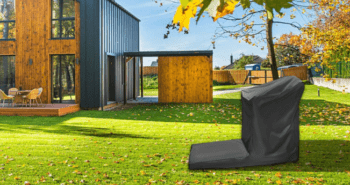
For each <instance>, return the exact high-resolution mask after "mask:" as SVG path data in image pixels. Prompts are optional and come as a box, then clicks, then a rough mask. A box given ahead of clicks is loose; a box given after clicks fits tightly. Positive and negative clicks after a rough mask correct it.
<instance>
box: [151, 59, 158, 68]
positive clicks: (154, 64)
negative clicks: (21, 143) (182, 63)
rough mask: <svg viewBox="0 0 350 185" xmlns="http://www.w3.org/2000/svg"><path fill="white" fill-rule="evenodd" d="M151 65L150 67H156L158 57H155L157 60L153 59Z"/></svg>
mask: <svg viewBox="0 0 350 185" xmlns="http://www.w3.org/2000/svg"><path fill="white" fill-rule="evenodd" d="M151 66H152V67H158V59H157V61H153V62H152V63H151Z"/></svg>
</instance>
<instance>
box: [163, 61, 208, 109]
mask: <svg viewBox="0 0 350 185" xmlns="http://www.w3.org/2000/svg"><path fill="white" fill-rule="evenodd" d="M158 102H159V103H171V102H173V103H211V102H213V62H212V57H207V56H183V57H182V56H178V57H159V58H158Z"/></svg>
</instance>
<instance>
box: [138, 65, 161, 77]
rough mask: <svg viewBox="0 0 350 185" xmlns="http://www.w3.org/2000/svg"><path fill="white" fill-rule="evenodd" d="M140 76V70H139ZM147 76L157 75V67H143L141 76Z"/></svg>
mask: <svg viewBox="0 0 350 185" xmlns="http://www.w3.org/2000/svg"><path fill="white" fill-rule="evenodd" d="M140 74H141V68H140ZM148 75H158V66H144V67H143V76H148Z"/></svg>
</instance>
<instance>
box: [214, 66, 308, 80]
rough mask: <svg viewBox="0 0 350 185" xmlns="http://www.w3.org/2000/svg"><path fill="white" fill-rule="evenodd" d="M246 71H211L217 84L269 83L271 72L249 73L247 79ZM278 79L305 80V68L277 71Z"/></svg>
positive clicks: (247, 72)
mask: <svg viewBox="0 0 350 185" xmlns="http://www.w3.org/2000/svg"><path fill="white" fill-rule="evenodd" d="M248 74H249V71H248V70H224V71H213V80H216V81H217V82H219V83H230V84H243V83H244V80H246V81H245V83H248V84H264V83H267V82H271V81H272V80H273V79H272V72H271V71H270V70H269V71H267V70H260V71H251V73H250V75H249V78H247V75H248ZM278 75H279V76H280V77H283V76H296V77H298V78H299V79H301V80H307V66H300V67H293V68H288V69H283V71H282V74H281V71H278Z"/></svg>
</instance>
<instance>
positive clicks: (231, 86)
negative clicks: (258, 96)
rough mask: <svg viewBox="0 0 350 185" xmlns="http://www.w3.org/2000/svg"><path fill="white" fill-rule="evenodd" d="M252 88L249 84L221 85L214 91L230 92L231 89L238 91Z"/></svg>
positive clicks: (215, 87)
mask: <svg viewBox="0 0 350 185" xmlns="http://www.w3.org/2000/svg"><path fill="white" fill-rule="evenodd" d="M248 86H251V85H249V84H247V85H220V86H214V87H213V91H222V90H230V89H236V88H241V87H248Z"/></svg>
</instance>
